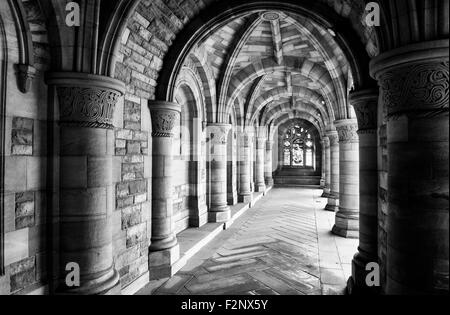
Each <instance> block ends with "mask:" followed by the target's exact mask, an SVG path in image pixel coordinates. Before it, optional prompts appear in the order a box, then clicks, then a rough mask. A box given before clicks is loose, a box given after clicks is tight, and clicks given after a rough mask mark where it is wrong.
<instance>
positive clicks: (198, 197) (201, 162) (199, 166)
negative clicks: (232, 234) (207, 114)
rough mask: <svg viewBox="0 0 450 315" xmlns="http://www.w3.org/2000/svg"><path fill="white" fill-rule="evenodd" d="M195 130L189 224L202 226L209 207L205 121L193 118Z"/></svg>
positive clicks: (206, 220) (190, 165)
mask: <svg viewBox="0 0 450 315" xmlns="http://www.w3.org/2000/svg"><path fill="white" fill-rule="evenodd" d="M193 130H194V143H193V160H192V161H190V163H189V167H192V168H193V176H192V177H193V178H191V179H190V181H192V182H191V185H194V189H193V195H192V196H190V202H189V203H190V206H191V207H192V208H191V209H190V210H191V213H190V215H189V226H191V227H201V226H203V225H205V224H206V223H208V207H207V206H206V192H205V190H206V189H205V181H206V176H205V171H206V170H205V167H206V157H205V156H204V155H203V145H204V144H205V140H204V134H203V123H202V121H201V120H200V119H198V118H194V119H193Z"/></svg>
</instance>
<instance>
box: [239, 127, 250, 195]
mask: <svg viewBox="0 0 450 315" xmlns="http://www.w3.org/2000/svg"><path fill="white" fill-rule="evenodd" d="M251 144H252V138H251V136H249V135H248V134H246V133H245V132H243V133H241V135H240V141H239V150H240V153H239V202H243V203H249V202H251V201H252V196H253V194H252V189H251V184H250V183H251V180H250V176H251V174H250V167H251V165H250V161H251V155H250V154H251V150H250V146H251Z"/></svg>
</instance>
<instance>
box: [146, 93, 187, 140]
mask: <svg viewBox="0 0 450 315" xmlns="http://www.w3.org/2000/svg"><path fill="white" fill-rule="evenodd" d="M148 107H149V108H150V114H151V117H152V137H155V138H171V137H173V131H174V129H175V126H176V123H177V122H179V120H180V112H181V106H180V105H179V104H177V103H173V102H166V101H149V103H148Z"/></svg>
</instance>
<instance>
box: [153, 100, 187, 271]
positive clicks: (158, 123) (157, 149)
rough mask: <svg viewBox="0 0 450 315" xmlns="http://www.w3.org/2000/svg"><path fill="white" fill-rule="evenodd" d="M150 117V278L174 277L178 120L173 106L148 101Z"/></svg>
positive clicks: (178, 114)
mask: <svg viewBox="0 0 450 315" xmlns="http://www.w3.org/2000/svg"><path fill="white" fill-rule="evenodd" d="M149 108H150V113H151V118H152V138H153V140H152V170H153V173H152V175H153V178H152V238H151V245H150V252H149V265H150V279H151V280H155V279H162V278H166V277H171V276H172V275H173V274H174V270H173V265H174V264H175V262H176V261H178V259H179V256H180V247H179V245H178V241H177V237H176V234H175V223H174V218H173V200H172V198H173V183H172V176H173V175H174V174H173V168H172V166H173V146H172V142H173V131H174V129H175V126H176V124H177V123H178V120H179V119H180V112H181V107H180V105H178V104H177V103H172V102H165V101H149Z"/></svg>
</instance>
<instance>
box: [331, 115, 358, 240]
mask: <svg viewBox="0 0 450 315" xmlns="http://www.w3.org/2000/svg"><path fill="white" fill-rule="evenodd" d="M334 124H335V126H336V129H337V131H338V134H339V211H338V212H337V213H336V224H335V225H334V227H333V233H334V234H336V235H339V236H342V237H346V238H358V236H359V137H358V133H357V131H358V123H357V121H356V119H346V120H339V121H336V122H335V123H334Z"/></svg>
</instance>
